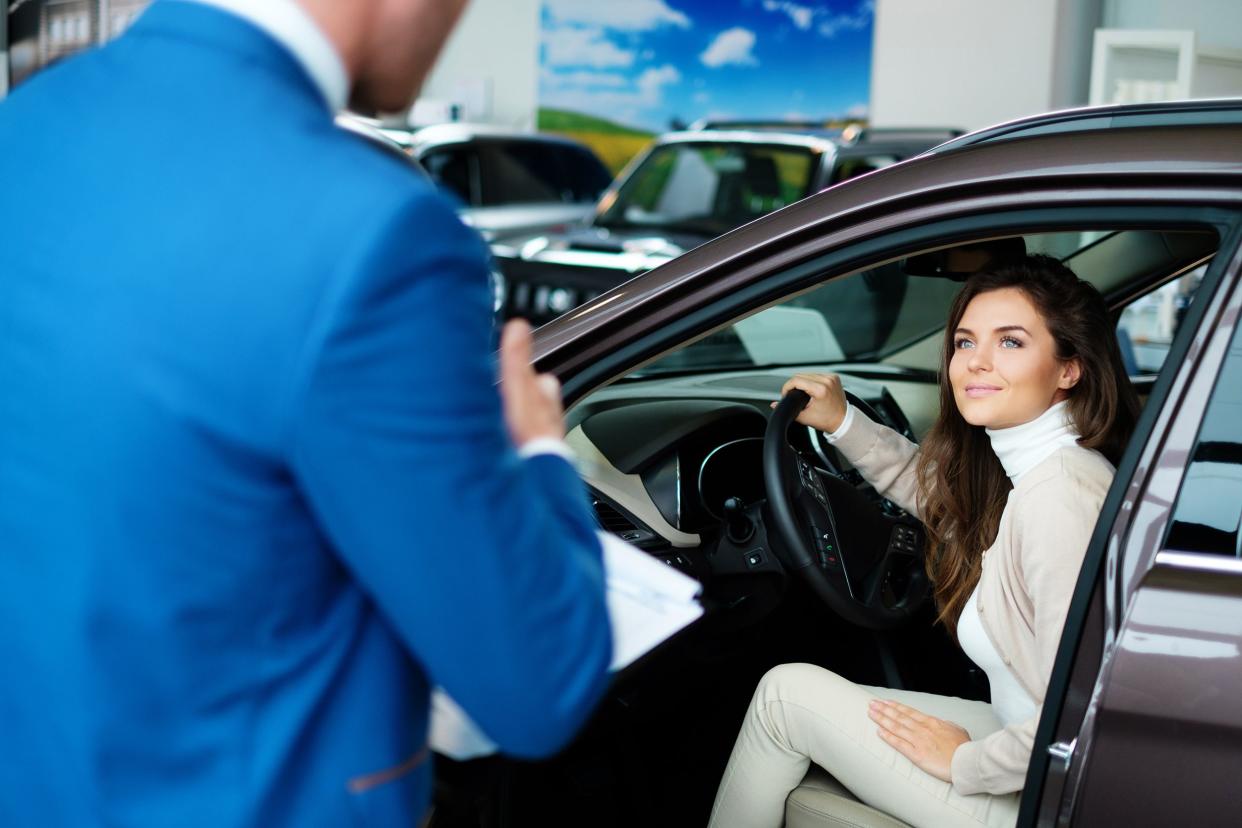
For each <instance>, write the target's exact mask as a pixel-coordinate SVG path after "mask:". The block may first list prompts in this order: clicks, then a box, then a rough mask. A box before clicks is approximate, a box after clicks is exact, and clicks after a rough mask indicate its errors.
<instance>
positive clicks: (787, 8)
mask: <svg viewBox="0 0 1242 828" xmlns="http://www.w3.org/2000/svg"><path fill="white" fill-rule="evenodd" d="M763 9H764V11H770V12H774V11H779V12H784V13H785V14H787V15H789V19H790V20H792V21H793V24H794V25H795V26H797V27H798V28H799V29H802V30H803V31H806V30H807V29H809V28H811V24H812V23H814V22H815V15H816V14H824V13H825V12H826V10H825V9H822V8H819V9H813V8H811V7H810V6H800V5H798V4H797V3H788V2H782V0H763Z"/></svg>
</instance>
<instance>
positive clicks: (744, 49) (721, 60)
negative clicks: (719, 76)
mask: <svg viewBox="0 0 1242 828" xmlns="http://www.w3.org/2000/svg"><path fill="white" fill-rule="evenodd" d="M754 46H755V33H754V32H752V31H751V30H750V29H743V28H742V27H741V26H735V27H733V28H732V29H726V30H725V31H723V32H721V33H720V34H718V35H716V39H715V40H713V41H712V45H710V46H708V47H707V50H706V51H704V52H703V54H701V55H699V60H701V61H702V62H703V65H704V66H710V67H711V68H713V69H716V68H718V67H721V66H758V65H759V60H758V59H757V58H756V57H755V56H754V55H753V54H751V49H753V48H754Z"/></svg>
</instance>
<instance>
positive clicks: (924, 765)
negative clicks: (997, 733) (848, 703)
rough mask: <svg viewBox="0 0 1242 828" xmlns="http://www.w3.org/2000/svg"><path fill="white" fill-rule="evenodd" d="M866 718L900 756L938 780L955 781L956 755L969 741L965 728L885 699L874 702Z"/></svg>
mask: <svg viewBox="0 0 1242 828" xmlns="http://www.w3.org/2000/svg"><path fill="white" fill-rule="evenodd" d="M867 715H869V716H870V717H871V720H872V721H873V722H875V723H876V724H878V725H879V726H880V730H879V734H880V738H881V739H883V740H884V741H885V742H888V744H889V745H891V746H892V747H893V748H895V749H896V750H897V752H898V753H900V754H901V755H902V756H904V757H906V758H907V759H909V760H910V761H911V762H913V763H914V764H915V765H916V766H918V767H919V768H921V769H923V770H925V771H927V772H928V773H930V774H931V775H932V776H934V777H936V778H937V779H941V780H943V781H945V782H952V781H953V773H952V765H953V752H954V751H955V750H957V748H958V746H959V745H962V744H965V743H966V742H969V741H970V734H969V733H967V732H966V731H965V730H964V729H962V728H961V727H959V726H958V725H955V724H953V722H946V721H945V720H944V719H937V718H936V717H935V716H928V715H927V714H926V713H920V712H919V711H917V710H915V709H914V708H913V707H907V706H906V705H904V704H901V703H899V702H895V701H885V700H883V699H875V700H874V701H872V702H871V705H870V709H869V710H868V711H867Z"/></svg>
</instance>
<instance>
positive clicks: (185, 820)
mask: <svg viewBox="0 0 1242 828" xmlns="http://www.w3.org/2000/svg"><path fill="white" fill-rule="evenodd" d="M462 5H463V2H462V0H349V2H341V0H296V2H295V0H265V1H264V2H247V0H210V2H207V0H196V1H195V2H191V0H157V2H155V3H154V4H153V5H152V6H151V7H150V9H149V10H148V11H147V12H146V13H145V14H144V15H143V17H141V18H140V19H139V20H138V21H137V22H136V23H135V25H134V26H133V27H132V28H131V29H130V30H129V31H128V32H127V33H126V34H125V35H124V36H122V37H121V38H119V39H118V40H117V41H115V42H113V43H112V44H110V45H108V46H106V47H104V48H102V49H99V50H97V51H95V52H92V53H89V54H87V55H84V56H81V57H78V58H74V59H70V60H68V61H65V62H63V63H61V64H59V65H57V66H54V67H52V68H50V69H48V70H46V71H44V72H43V73H42V74H41V75H39V76H36V77H35V78H34V79H32V80H30V81H29V82H27V83H26V84H24V85H22V86H21V87H19V88H18V89H17V90H16V91H15V93H14V94H13V95H12V96H11V97H10V98H9V99H8V100H6V101H5V102H4V103H3V104H2V105H0V147H2V148H3V152H2V154H0V182H3V183H2V184H0V228H2V231H0V232H3V234H4V237H3V238H4V244H3V245H0V550H2V551H0V591H2V592H3V598H2V599H0V664H2V665H3V671H4V678H3V680H0V740H2V741H3V745H4V756H5V758H4V759H3V760H0V825H6V826H8V825H13V826H17V825H32V826H33V825H38V826H60V825H66V826H91V825H109V826H111V825H127V826H128V825H135V826H137V825H152V826H169V825H209V826H233V825H237V826H240V825H246V826H274V825H297V826H318V825H325V826H339V825H354V824H367V825H384V826H395V825H414V824H416V823H417V820H418V817H419V815H420V814H421V813H422V812H423V811H424V809H425V807H426V803H427V801H428V795H429V788H430V778H431V777H430V768H429V762H428V749H427V746H426V730H427V715H428V713H427V706H428V692H429V685H430V684H432V683H437V684H440V685H443V686H444V687H445V688H446V690H447V691H448V692H449V693H450V694H451V695H452V696H453V697H454V699H455V700H456V701H457V702H458V703H459V704H460V705H461V706H462V707H463V708H464V709H465V710H466V711H467V712H468V713H469V714H470V715H471V717H472V718H473V719H474V720H475V721H476V722H478V724H479V725H480V726H481V727H482V729H483V730H484V731H485V732H486V733H487V734H488V735H489V736H490V737H491V738H492V739H493V740H495V741H496V742H498V743H499V745H500V746H501V747H502V749H504V750H506V751H508V752H510V753H512V754H515V755H518V756H527V757H537V756H543V755H547V754H549V753H551V752H554V751H556V750H557V749H558V748H559V747H561V746H562V745H564V744H565V743H566V742H567V740H568V739H569V738H570V737H571V736H572V734H573V733H574V731H575V729H576V728H577V727H578V726H579V725H580V724H581V723H582V721H583V720H584V718H585V717H586V716H587V715H588V714H589V712H590V710H591V708H592V707H593V705H594V703H595V702H596V701H597V700H598V698H599V696H600V695H601V693H602V691H603V688H604V686H605V684H606V682H607V667H608V663H609V660H610V651H611V641H610V631H609V628H608V622H607V617H606V614H605V608H604V601H603V575H602V570H601V562H600V550H599V547H598V541H597V539H596V536H595V534H594V531H593V525H592V521H591V519H590V517H589V513H588V511H587V509H586V498H585V493H584V491H583V489H582V486H581V483H580V481H579V480H578V478H577V477H576V475H575V473H574V471H573V468H572V467H571V466H570V465H569V463H567V462H566V460H565V459H564V458H563V457H561V456H557V455H558V454H559V453H563V451H564V449H563V443H561V442H560V441H559V440H558V437H560V436H561V434H562V432H561V428H562V425H561V421H560V408H559V402H558V398H557V391H556V389H555V388H550V387H549V384H550V383H549V378H540V377H536V376H535V374H534V373H533V372H532V371H531V369H530V367H529V350H528V349H529V331H528V329H522V328H515V329H511V330H509V331H507V332H506V339H505V342H504V344H503V347H502V363H503V366H502V369H501V373H502V383H501V386H502V388H501V393H499V394H498V393H497V390H496V388H495V385H494V382H495V370H496V369H495V366H494V365H493V363H492V355H491V353H490V350H489V344H488V343H489V341H490V330H491V328H490V326H491V304H490V293H489V287H488V279H487V273H486V267H485V260H484V254H483V250H482V248H481V245H480V242H479V240H478V239H477V237H476V236H475V235H473V234H472V233H471V232H470V231H469V230H467V229H466V228H465V227H464V226H463V225H462V224H461V223H460V222H459V221H458V219H457V218H456V217H455V215H454V213H453V210H452V209H451V208H450V206H449V205H448V204H447V203H445V201H443V200H442V199H441V198H440V197H439V196H438V195H437V194H436V193H435V192H433V189H432V187H431V186H430V185H429V184H428V183H427V182H426V181H424V180H422V179H421V178H420V177H418V176H417V175H414V174H411V172H410V170H409V169H407V168H406V167H404V166H403V165H401V164H400V163H399V160H394V159H392V158H389V157H387V156H386V155H385V154H383V153H381V152H378V151H376V150H374V149H373V148H371V147H370V146H367V145H364V144H363V143H361V142H359V140H358V139H356V138H355V137H353V136H351V135H348V134H346V133H343V132H341V131H338V130H337V129H335V128H334V127H333V123H332V115H333V110H334V109H336V108H337V107H339V106H341V105H342V104H343V103H344V102H345V97H346V94H347V93H348V92H350V91H352V93H353V94H354V95H355V97H356V98H357V99H358V100H360V101H362V102H363V103H366V104H370V105H372V106H375V107H376V108H379V109H383V110H395V109H399V108H401V107H403V106H405V105H406V104H407V103H408V101H409V99H410V98H411V96H412V94H413V93H414V91H415V89H416V88H417V85H418V83H419V82H420V80H421V78H422V76H424V75H425V74H426V72H427V70H428V68H429V67H430V65H431V64H432V62H433V60H434V58H435V55H436V53H437V52H438V50H439V48H440V45H441V43H442V41H443V39H444V38H445V37H446V36H447V33H448V31H449V30H450V28H451V27H452V24H453V22H454V20H455V19H456V17H457V15H458V13H459V12H460V7H461V6H462ZM551 385H554V383H551ZM502 397H503V399H502Z"/></svg>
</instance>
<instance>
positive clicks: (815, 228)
mask: <svg viewBox="0 0 1242 828" xmlns="http://www.w3.org/2000/svg"><path fill="white" fill-rule="evenodd" d="M1240 147H1242V122H1238V123H1226V124H1206V125H1198V124H1193V123H1192V124H1190V125H1187V126H1185V127H1183V128H1179V129H1170V128H1168V127H1167V126H1145V127H1135V128H1133V129H1124V130H1094V131H1085V132H1070V133H1066V134H1058V133H1055V132H1054V133H1051V134H1035V135H1029V136H1023V137H1020V138H1016V139H1015V140H1007V141H984V142H980V143H979V144H977V145H975V146H964V147H960V148H957V149H955V150H952V151H942V152H937V153H927V154H924V155H921V156H918V157H915V158H911V159H909V160H907V161H903V162H901V163H899V164H894V165H892V166H889V167H885V168H884V169H881V170H877V171H875V172H872V173H869V174H867V175H864V176H860V177H858V178H854V179H851V180H849V181H846V182H844V183H842V184H838V185H836V186H834V187H830V188H828V189H827V190H824V191H822V192H820V193H818V194H815V195H812V196H809V197H807V198H805V199H803V200H802V201H799V202H795V203H794V204H791V205H789V206H788V207H784V208H782V209H780V210H777V211H776V212H774V213H769V214H768V215H766V216H763V217H761V218H759V219H756V220H755V221H753V222H751V223H749V224H746V225H744V226H742V227H740V228H738V229H736V230H733V231H731V232H729V233H726V234H725V235H723V236H721V237H719V238H717V239H715V240H714V241H711V242H708V243H707V244H705V245H703V246H701V247H697V248H695V249H694V250H691V251H690V252H688V253H685V254H683V255H682V256H679V257H677V258H676V259H673V260H672V261H670V262H668V263H667V264H664V265H662V266H660V267H658V268H656V269H654V270H652V271H649V272H648V273H646V274H643V275H642V276H638V277H637V278H635V279H634V280H632V281H630V282H627V283H626V284H625V285H624V286H623V287H622V288H620V289H618V290H619V292H617V291H613V292H610V293H605V294H604V295H603V296H601V297H599V298H597V299H594V300H592V301H591V302H589V303H587V304H586V305H584V306H583V307H582V308H580V309H578V310H577V311H575V312H574V313H573V314H569V315H567V316H564V317H561V318H560V319H557V320H555V321H553V322H551V323H549V324H548V325H547V326H545V327H544V328H541V329H540V336H539V337H538V338H537V348H536V350H537V353H538V356H539V357H540V358H542V357H543V356H545V355H547V354H548V353H550V352H551V351H554V350H556V349H557V348H559V347H560V346H562V345H563V344H565V343H567V342H569V341H571V340H573V339H574V338H575V337H576V336H577V334H578V333H580V332H581V331H583V330H589V329H590V328H591V327H592V326H594V325H596V324H598V319H599V318H601V317H619V316H621V315H623V314H628V313H630V312H632V311H633V310H634V309H636V308H637V307H639V306H641V305H643V304H644V303H645V301H646V300H647V299H648V298H650V297H654V296H657V295H661V294H670V292H675V293H677V295H681V293H682V291H684V290H685V289H686V285H687V284H688V283H689V282H692V281H694V280H695V278H696V276H697V274H699V273H701V272H704V271H705V270H706V271H710V270H711V269H712V268H713V267H714V266H715V265H716V264H717V263H719V262H723V261H730V260H743V259H748V258H751V257H754V256H757V255H761V251H763V250H764V249H783V250H789V249H792V248H795V247H796V246H797V244H798V242H799V240H800V239H802V238H804V237H805V236H806V234H815V235H822V234H823V233H825V232H826V229H827V228H829V227H832V226H834V225H838V224H841V223H848V222H851V221H858V220H859V218H858V217H862V216H872V217H875V218H876V221H875V222H873V225H874V228H875V230H876V231H877V232H878V231H880V230H891V229H893V228H892V227H889V226H887V225H886V224H885V222H886V221H888V219H886V218H884V217H885V216H887V215H891V214H893V213H894V212H895V211H898V210H900V209H909V208H926V207H927V206H928V205H935V204H939V203H942V202H943V201H944V200H945V199H946V198H947V197H951V196H954V195H956V197H959V198H960V197H961V194H963V193H967V192H968V193H969V194H970V196H971V197H972V198H980V197H986V196H988V195H990V194H993V193H1012V192H1013V191H1014V190H1015V189H1017V188H1023V189H1036V188H1039V189H1045V190H1047V189H1052V190H1059V189H1061V188H1064V187H1066V186H1072V187H1079V188H1087V189H1096V188H1103V189H1113V188H1116V187H1117V186H1119V185H1125V186H1126V187H1127V188H1143V187H1144V186H1145V185H1148V184H1150V185H1153V186H1154V187H1155V189H1157V190H1162V189H1168V188H1171V187H1178V188H1182V189H1183V190H1185V189H1186V188H1192V189H1193V190H1194V191H1195V192H1196V193H1197V194H1198V195H1197V196H1196V197H1199V198H1204V199H1207V198H1208V197H1209V196H1208V195H1207V190H1206V189H1204V188H1212V189H1215V190H1217V192H1218V196H1217V198H1224V199H1227V200H1232V199H1234V198H1236V195H1235V194H1236V193H1237V192H1238V191H1239V190H1242V150H1240V149H1239V148H1240ZM851 216H852V217H854V218H849V217H851ZM695 284H696V286H697V285H699V284H700V283H699V282H696V283H695ZM701 284H707V283H701ZM713 284H714V283H713ZM733 287H734V286H732V285H729V284H726V283H723V282H722V283H720V284H719V285H717V286H715V287H710V286H709V287H708V289H709V290H731V289H733Z"/></svg>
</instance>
